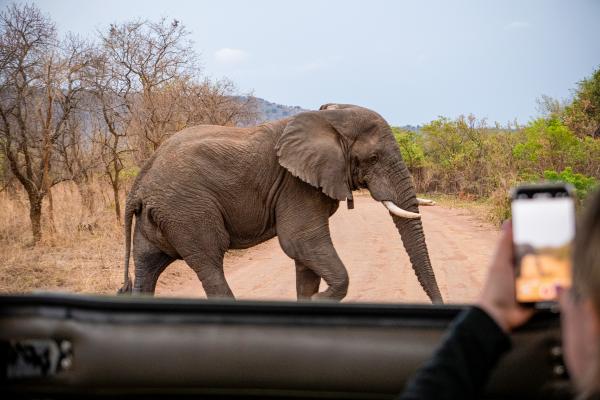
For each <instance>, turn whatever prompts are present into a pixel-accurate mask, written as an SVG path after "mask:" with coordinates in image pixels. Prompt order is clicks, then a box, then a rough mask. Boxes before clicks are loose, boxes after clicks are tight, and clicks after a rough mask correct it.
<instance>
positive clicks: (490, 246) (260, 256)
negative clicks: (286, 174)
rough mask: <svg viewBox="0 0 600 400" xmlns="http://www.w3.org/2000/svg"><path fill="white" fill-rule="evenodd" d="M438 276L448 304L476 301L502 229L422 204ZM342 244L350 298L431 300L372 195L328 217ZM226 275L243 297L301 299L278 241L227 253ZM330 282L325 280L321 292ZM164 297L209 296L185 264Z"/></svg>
mask: <svg viewBox="0 0 600 400" xmlns="http://www.w3.org/2000/svg"><path fill="white" fill-rule="evenodd" d="M421 213H422V215H423V217H422V218H423V226H424V229H425V236H426V240H427V246H428V248H429V255H430V257H431V262H432V264H433V268H434V271H435V275H436V278H437V281H438V285H439V287H440V291H441V292H442V296H443V297H444V300H445V301H446V302H451V303H463V302H469V301H472V300H473V299H474V298H475V297H476V296H477V294H478V292H479V290H480V288H481V285H482V282H483V279H484V277H485V271H486V269H487V264H488V261H489V258H490V256H491V254H492V252H493V250H494V244H495V241H496V239H497V237H498V230H497V229H496V228H494V227H493V226H491V225H489V224H486V223H484V222H481V221H480V220H478V219H477V218H475V217H474V216H472V215H471V214H470V213H469V212H468V211H467V210H464V209H460V208H448V207H443V206H434V207H421ZM329 221H330V226H331V233H332V238H333V243H334V245H335V248H336V249H337V251H338V254H339V255H340V258H341V259H342V261H343V262H344V264H345V265H346V268H347V269H348V273H349V275H350V287H349V291H348V295H347V297H346V298H345V300H344V301H361V302H413V303H414V302H417V303H420V302H428V299H427V296H426V295H425V293H424V292H423V290H422V289H421V286H420V285H419V283H418V281H417V278H416V277H415V275H414V273H413V270H412V267H411V265H410V261H409V258H408V255H407V254H406V251H405V250H404V247H403V246H402V242H401V240H400V237H399V235H398V232H397V231H396V227H395V226H394V224H393V222H392V219H391V218H390V216H389V214H388V212H387V210H385V208H384V207H383V206H382V205H381V204H380V203H378V202H375V201H374V200H372V199H371V197H370V196H369V195H368V194H367V195H364V194H361V195H359V196H356V197H355V209H354V210H348V209H347V208H346V205H345V203H341V204H340V208H339V210H338V211H337V213H336V214H335V215H334V216H333V217H332V218H331V219H330V220H329ZM225 276H226V278H227V281H228V282H229V285H230V286H231V289H232V290H233V293H234V294H235V295H236V297H237V298H238V299H273V300H295V299H296V292H295V287H296V286H295V269H294V262H293V261H292V260H291V259H290V258H288V257H287V256H286V255H285V254H284V253H283V251H282V250H281V248H280V247H279V242H278V241H277V238H274V239H271V240H269V241H267V242H265V243H262V244H260V245H258V246H255V247H253V248H251V249H248V250H244V251H233V252H230V253H228V254H227V255H226V258H225ZM324 285H325V283H324V282H321V290H323V287H324ZM157 295H158V296H180V297H204V296H205V295H204V291H203V289H202V285H201V284H200V282H199V281H198V279H197V278H196V275H195V274H194V272H193V271H192V270H191V269H190V268H189V267H188V266H187V265H186V264H185V263H184V262H183V261H177V262H176V263H173V264H172V265H171V266H169V268H168V269H167V271H165V273H163V275H162V276H161V278H160V280H159V283H158V286H157Z"/></svg>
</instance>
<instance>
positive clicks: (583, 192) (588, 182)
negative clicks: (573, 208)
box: [544, 167, 598, 199]
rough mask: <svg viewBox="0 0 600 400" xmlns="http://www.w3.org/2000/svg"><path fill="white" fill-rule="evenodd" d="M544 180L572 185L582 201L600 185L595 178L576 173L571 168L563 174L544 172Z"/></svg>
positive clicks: (562, 172)
mask: <svg viewBox="0 0 600 400" xmlns="http://www.w3.org/2000/svg"><path fill="white" fill-rule="evenodd" d="M544 178H545V179H547V180H549V181H558V182H566V183H570V184H571V185H573V186H574V187H575V191H576V194H577V197H579V198H580V199H584V198H585V197H586V196H587V194H588V193H590V192H591V191H593V190H594V188H595V187H596V185H598V181H597V180H596V179H595V178H593V177H591V176H585V175H583V174H578V173H575V172H573V169H572V168H571V167H567V168H565V169H564V170H563V171H561V172H556V171H551V170H547V171H544Z"/></svg>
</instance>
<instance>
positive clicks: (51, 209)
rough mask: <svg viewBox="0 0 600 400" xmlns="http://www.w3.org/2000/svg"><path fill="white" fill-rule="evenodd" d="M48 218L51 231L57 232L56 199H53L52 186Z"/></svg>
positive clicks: (49, 195) (49, 196)
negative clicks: (55, 218)
mask: <svg viewBox="0 0 600 400" xmlns="http://www.w3.org/2000/svg"><path fill="white" fill-rule="evenodd" d="M47 193H48V219H49V221H50V231H51V232H56V224H55V223H54V201H53V199H52V188H51V187H49V188H48V192H47Z"/></svg>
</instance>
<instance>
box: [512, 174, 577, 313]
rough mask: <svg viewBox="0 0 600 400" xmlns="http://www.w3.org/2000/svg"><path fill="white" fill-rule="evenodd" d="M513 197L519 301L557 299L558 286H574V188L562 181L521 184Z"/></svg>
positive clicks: (532, 303)
mask: <svg viewBox="0 0 600 400" xmlns="http://www.w3.org/2000/svg"><path fill="white" fill-rule="evenodd" d="M511 197H512V202H511V209H512V227H513V249H514V263H515V294H516V297H517V302H518V303H520V304H523V305H529V306H534V305H539V304H543V303H553V302H556V301H557V290H558V287H563V288H568V287H570V286H571V251H572V247H573V239H574V237H575V201H574V199H573V188H572V186H570V185H568V184H562V183H548V184H535V185H522V186H518V187H516V188H514V189H513V191H512V196H511Z"/></svg>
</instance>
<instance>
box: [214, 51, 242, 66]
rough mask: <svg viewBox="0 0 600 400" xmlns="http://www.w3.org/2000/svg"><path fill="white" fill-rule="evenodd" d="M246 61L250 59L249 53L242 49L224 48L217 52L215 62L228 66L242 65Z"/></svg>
mask: <svg viewBox="0 0 600 400" xmlns="http://www.w3.org/2000/svg"><path fill="white" fill-rule="evenodd" d="M246 59H248V53H246V52H245V51H244V50H240V49H230V48H228V47H224V48H222V49H219V50H217V51H216V52H215V60H217V62H218V63H220V64H224V65H228V66H234V65H238V64H241V63H243V62H244V61H246Z"/></svg>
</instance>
